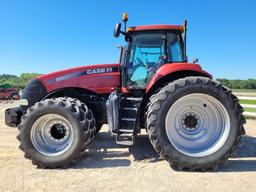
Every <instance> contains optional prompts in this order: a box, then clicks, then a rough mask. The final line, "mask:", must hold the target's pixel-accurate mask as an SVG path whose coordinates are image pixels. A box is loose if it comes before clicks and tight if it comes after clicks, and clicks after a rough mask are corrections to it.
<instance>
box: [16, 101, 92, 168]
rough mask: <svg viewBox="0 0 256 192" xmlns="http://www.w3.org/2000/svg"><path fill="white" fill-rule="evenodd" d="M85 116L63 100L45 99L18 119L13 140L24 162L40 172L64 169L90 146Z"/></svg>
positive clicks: (73, 105) (87, 123) (89, 118)
mask: <svg viewBox="0 0 256 192" xmlns="http://www.w3.org/2000/svg"><path fill="white" fill-rule="evenodd" d="M92 119H93V116H91V117H89V116H88V112H84V111H83V110H81V109H80V108H79V107H78V106H77V105H76V104H75V103H73V102H71V101H69V100H67V99H65V98H56V99H46V100H43V101H40V102H38V103H36V104H35V105H34V106H32V107H30V108H29V109H28V110H27V113H26V114H25V115H23V116H22V121H21V123H20V125H19V126H18V128H19V135H18V136H17V139H18V140H19V141H20V146H19V148H20V149H21V150H22V151H24V153H25V155H24V156H25V158H27V159H31V160H32V163H33V164H35V165H38V167H41V168H58V167H63V166H67V165H68V164H70V163H71V162H74V161H75V160H77V159H78V158H79V156H80V154H82V152H83V151H84V149H85V147H86V146H87V145H88V144H89V143H90V133H91V131H90V121H92Z"/></svg>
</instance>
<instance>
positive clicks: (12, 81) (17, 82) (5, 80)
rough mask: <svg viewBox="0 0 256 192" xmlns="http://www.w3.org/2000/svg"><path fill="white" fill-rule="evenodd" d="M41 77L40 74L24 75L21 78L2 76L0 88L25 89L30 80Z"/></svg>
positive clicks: (0, 76) (0, 77)
mask: <svg viewBox="0 0 256 192" xmlns="http://www.w3.org/2000/svg"><path fill="white" fill-rule="evenodd" d="M38 75H40V74H39V73H22V74H21V75H20V76H17V75H9V74H0V88H13V87H15V88H18V89H23V88H24V87H25V86H26V84H27V82H28V81H29V80H30V79H33V78H35V77H37V76H38Z"/></svg>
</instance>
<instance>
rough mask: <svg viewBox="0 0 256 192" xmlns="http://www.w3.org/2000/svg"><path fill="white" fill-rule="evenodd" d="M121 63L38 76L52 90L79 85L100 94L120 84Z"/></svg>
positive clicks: (48, 89) (108, 91) (49, 90)
mask: <svg viewBox="0 0 256 192" xmlns="http://www.w3.org/2000/svg"><path fill="white" fill-rule="evenodd" d="M119 66H120V65H119V64H104V65H90V66H84V67H77V68H72V69H68V70H63V71H58V72H55V73H51V74H47V75H43V76H40V77H38V78H37V79H39V80H41V82H42V83H43V84H44V86H45V87H46V89H47V92H52V91H54V90H57V89H61V88H65V87H78V88H84V89H87V90H90V91H93V92H95V93H98V94H104V93H111V92H112V91H114V90H115V89H116V87H118V86H119V84H120V71H119Z"/></svg>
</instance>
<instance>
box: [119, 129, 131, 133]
mask: <svg viewBox="0 0 256 192" xmlns="http://www.w3.org/2000/svg"><path fill="white" fill-rule="evenodd" d="M118 132H120V133H133V130H132V129H119V130H118Z"/></svg>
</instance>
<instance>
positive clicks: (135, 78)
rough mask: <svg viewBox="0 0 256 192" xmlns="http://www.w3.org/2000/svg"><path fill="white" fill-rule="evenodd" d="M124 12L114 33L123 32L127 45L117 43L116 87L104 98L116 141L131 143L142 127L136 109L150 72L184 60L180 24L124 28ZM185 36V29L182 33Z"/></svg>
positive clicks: (150, 77) (150, 74) (137, 109)
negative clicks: (119, 54)
mask: <svg viewBox="0 0 256 192" xmlns="http://www.w3.org/2000/svg"><path fill="white" fill-rule="evenodd" d="M127 21H128V16H127V14H126V13H124V14H123V22H124V30H121V23H118V24H116V26H115V30H114V37H119V36H120V34H122V35H124V38H125V41H126V42H127V45H126V46H125V47H121V46H120V49H121V57H120V64H121V82H120V84H121V85H120V90H117V91H115V92H113V93H112V94H111V95H110V97H109V100H108V102H107V108H108V124H109V127H110V130H111V132H112V133H115V134H116V135H117V143H119V144H124V145H129V144H130V145H132V144H133V142H134V141H133V136H134V135H136V133H137V132H139V131H140V128H141V127H143V125H141V124H143V123H141V122H143V120H142V119H143V117H141V116H140V115H139V114H142V113H141V112H140V110H143V108H144V107H143V106H144V105H145V102H144V101H145V100H146V99H144V97H145V93H146V90H147V88H148V85H149V83H150V81H151V80H152V78H153V77H154V75H155V74H156V73H157V72H158V69H160V68H161V67H162V66H163V65H165V64H173V63H176V64H178V63H185V62H186V61H187V58H186V50H185V48H186V46H185V43H186V42H185V41H184V40H183V36H182V34H183V32H185V31H186V22H185V25H184V26H178V25H151V26H137V27H129V28H127V29H126V22H127ZM184 38H186V33H184Z"/></svg>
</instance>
